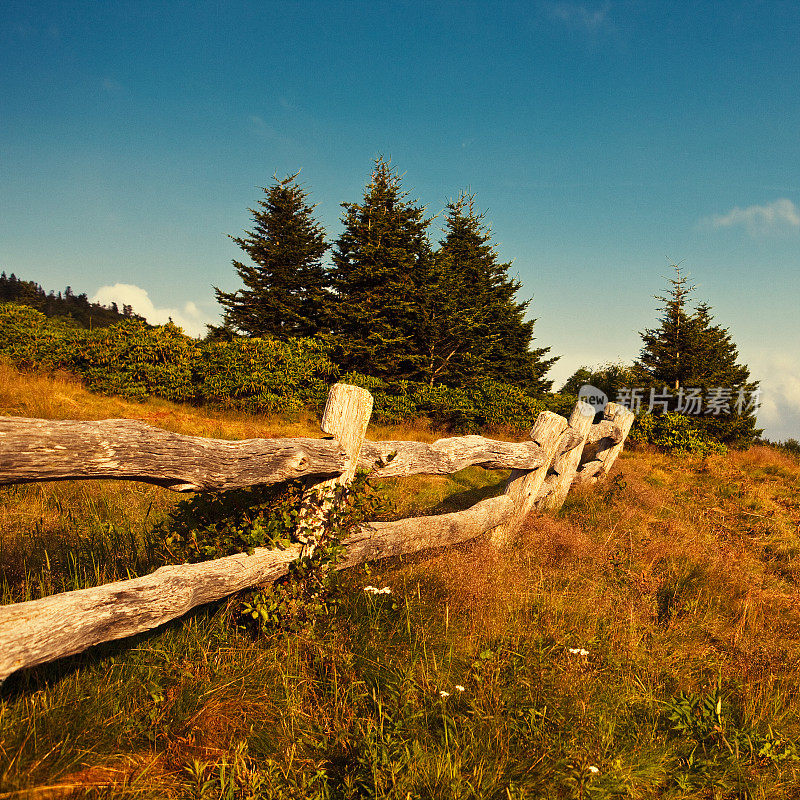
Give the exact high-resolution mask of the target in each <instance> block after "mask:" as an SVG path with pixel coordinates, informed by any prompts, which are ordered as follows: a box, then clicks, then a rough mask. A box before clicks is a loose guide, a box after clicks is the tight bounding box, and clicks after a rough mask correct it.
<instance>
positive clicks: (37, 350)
mask: <svg viewBox="0 0 800 800" xmlns="http://www.w3.org/2000/svg"><path fill="white" fill-rule="evenodd" d="M81 333H82V331H79V330H76V329H75V328H74V327H72V326H69V325H66V324H64V323H63V322H60V321H58V320H49V319H48V318H47V317H46V316H45V315H44V314H42V313H41V312H40V311H36V310H35V309H33V308H30V307H29V306H22V305H17V304H16V303H0V355H3V356H5V357H6V358H7V359H9V361H11V363H12V364H14V365H15V366H17V367H19V368H20V369H58V368H59V367H68V366H69V363H70V360H71V354H72V352H73V348H74V342H75V340H76V339H77V338H79V337H80V335H81Z"/></svg>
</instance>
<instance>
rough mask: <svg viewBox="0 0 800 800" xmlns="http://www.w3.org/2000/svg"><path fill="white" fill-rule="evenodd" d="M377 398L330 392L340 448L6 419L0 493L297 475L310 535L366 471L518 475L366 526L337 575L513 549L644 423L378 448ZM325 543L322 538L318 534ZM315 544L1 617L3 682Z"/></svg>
mask: <svg viewBox="0 0 800 800" xmlns="http://www.w3.org/2000/svg"><path fill="white" fill-rule="evenodd" d="M371 413H372V396H371V395H370V394H369V392H367V391H366V390H365V389H361V388H359V387H356V386H349V385H346V384H336V385H334V386H333V387H332V388H331V391H330V394H329V395H328V401H327V404H326V406H325V411H324V413H323V418H322V423H321V428H322V431H323V433H325V434H327V435H328V436H330V437H331V438H328V439H311V438H291V439H290V438H287V439H247V440H243V441H237V442H231V441H223V440H216V439H205V438H200V437H193V436H182V435H179V434H175V433H170V432H168V431H164V430H161V429H158V428H154V427H151V426H149V425H146V424H144V423H141V422H138V421H134V420H113V419H112V420H103V421H101V422H79V421H71V420H69V421H52V420H41V419H23V418H17V417H3V418H0V486H2V485H10V484H19V483H30V482H35V481H58V480H80V479H123V480H135V481H144V482H147V483H152V484H156V485H158V486H163V487H166V488H168V489H172V490H175V491H181V492H185V491H195V492H196V491H209V490H224V489H233V488H237V487H244V486H253V485H257V484H273V483H279V482H282V481H289V480H294V479H298V478H303V479H305V480H306V484H307V486H308V487H309V490H308V492H307V493H306V501H307V502H304V506H303V509H302V511H301V521H302V524H303V525H304V530H306V531H309V530H310V531H312V532H313V530H314V528H315V526H317V525H319V524H320V523H321V521H322V520H324V515H325V513H326V511H327V509H326V507H325V501H324V500H321V499H320V498H323V497H326V496H330V494H331V493H330V492H326V491H325V490H326V489H328V488H329V487H331V486H335V485H336V484H342V483H348V482H349V481H350V480H352V478H353V476H354V475H355V472H356V470H358V469H366V470H370V471H371V473H372V477H373V478H389V477H403V476H407V475H415V474H449V473H453V472H457V471H458V470H461V469H463V468H464V467H468V466H481V467H484V468H486V469H510V470H511V476H510V478H509V480H508V483H507V485H506V487H505V492H504V493H503V494H502V495H500V496H497V497H492V498H489V499H487V500H483V501H481V502H479V503H476V504H475V505H473V506H472V507H471V508H468V509H466V510H465V511H459V512H456V513H452V514H441V515H437V516H427V517H413V518H409V519H402V520H398V521H395V522H370V523H367V524H363V525H361V526H360V528H359V529H358V530H357V531H356V532H355V533H353V534H351V535H350V536H349V537H348V539H347V540H346V541H345V545H346V548H347V550H346V554H345V557H344V560H343V561H341V562H340V563H339V564H338V565H337V569H342V568H345V567H350V566H354V565H356V564H359V563H361V562H364V561H369V560H374V559H380V558H385V557H389V556H397V555H403V554H409V553H415V552H418V551H420V550H426V549H430V548H437V547H444V546H448V545H452V544H456V543H459V542H464V541H467V540H469V539H473V538H475V537H476V536H479V535H480V534H483V533H487V532H491V533H490V536H491V540H492V542H494V543H495V544H496V545H497V546H503V545H505V544H506V543H509V542H510V541H512V540H513V537H514V536H515V534H516V532H517V531H518V530H519V528H520V527H521V525H522V523H523V522H524V520H525V519H526V518H527V517H528V516H529V515H530V514H531V513H532V512H533V511H534V510H536V509H542V510H544V509H550V510H554V509H558V508H560V506H561V505H562V504H563V502H564V500H565V498H566V496H567V493H568V492H569V490H570V488H571V487H572V486H574V485H579V484H589V483H593V482H595V481H597V480H599V479H601V478H603V477H604V476H605V475H607V474H608V472H609V470H610V469H611V466H612V465H613V463H614V461H615V459H616V458H617V456H618V455H619V453H620V451H621V450H622V447H623V444H624V442H625V438H626V436H627V434H628V432H629V430H630V427H631V423H632V422H633V414H632V413H631V412H630V411H629V410H627V409H625V408H623V407H621V406H618V405H616V404H614V403H609V404H608V405H607V406H606V408H605V411H604V414H603V419H602V421H601V422H599V423H598V424H593V419H594V416H595V414H594V409H593V408H592V407H591V406H589V405H587V404H585V403H582V402H579V403H578V404H577V405H576V406H575V409H574V410H573V412H572V414H571V415H570V417H569V419H566V418H565V417H562V416H559V415H558V414H554V413H551V412H549V411H543V412H542V413H541V414H539V416H538V418H537V419H536V422H535V424H534V426H533V429H532V430H531V432H530V437H529V439H528V440H527V441H525V442H504V441H497V440H493V439H487V438H484V437H482V436H461V437H453V438H447V439H440V440H438V441H436V442H434V443H433V444H425V443H423V442H413V441H412V442H409V441H378V442H372V441H367V440H365V435H366V430H367V425H368V423H369V418H370V415H371ZM312 541H313V537H312ZM309 546H310V545H309V544H308V543H306V544H298V545H296V546H292V547H288V548H286V549H284V550H272V549H267V548H256V549H255V551H254V552H253V553H252V554H250V555H248V554H246V553H239V554H236V555H232V556H227V557H224V558H218V559H215V560H213V561H206V562H202V563H199V564H181V565H176V566H165V567H161V568H160V569H157V570H156V571H155V572H153V573H152V574H150V575H146V576H144V577H141V578H134V579H131V580H124V581H116V582H114V583H109V584H105V585H103V586H97V587H93V588H88V589H78V590H75V591H70V592H63V593H61V594H56V595H52V596H50V597H44V598H42V599H40V600H32V601H27V602H21V603H14V604H10V605H5V606H0V683H1V682H2V681H3V680H5V678H6V677H8V675H10V674H11V673H12V672H15V671H16V670H18V669H21V668H25V667H31V666H34V665H36V664H42V663H45V662H48V661H52V660H55V659H57V658H60V657H63V656H68V655H74V654H76V653H80V652H82V651H84V650H86V649H87V648H89V647H91V646H93V645H96V644H100V643H102V642H107V641H111V640H114V639H120V638H123V637H126V636H132V635H133V634H136V633H141V632H143V631H147V630H150V629H153V628H156V627H157V626H159V625H161V624H163V623H165V622H168V621H169V620H172V619H175V618H177V617H179V616H181V615H183V614H185V613H186V612H187V611H189V610H190V609H192V608H195V607H197V606H199V605H202V604H205V603H210V602H213V601H215V600H220V599H222V598H224V597H226V596H228V595H231V594H234V593H235V592H238V591H241V590H242V589H246V588H249V587H252V586H257V585H259V584H265V583H269V582H272V581H274V580H276V579H278V578H280V577H281V576H283V575H285V574H286V572H287V571H288V569H289V565H290V563H291V562H292V561H293V560H295V559H296V558H298V556H300V555H301V553H303V552H308V551H307V549H306V550H305V551H304V548H308V547H309Z"/></svg>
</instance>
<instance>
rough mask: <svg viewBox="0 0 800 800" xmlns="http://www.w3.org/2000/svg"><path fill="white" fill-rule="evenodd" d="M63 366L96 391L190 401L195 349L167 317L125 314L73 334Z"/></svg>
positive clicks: (197, 363) (196, 358)
mask: <svg viewBox="0 0 800 800" xmlns="http://www.w3.org/2000/svg"><path fill="white" fill-rule="evenodd" d="M68 366H69V367H70V368H71V369H74V370H75V371H77V372H78V373H80V374H81V375H82V376H83V377H84V378H85V379H86V380H87V382H88V383H89V384H90V385H91V386H92V388H93V389H94V390H95V391H97V392H101V393H102V394H116V395H122V396H123V397H127V398H131V399H141V400H144V399H145V398H147V397H149V396H150V395H151V394H155V395H158V396H159V397H163V398H165V399H167V400H175V401H178V402H180V401H191V400H193V399H194V398H195V396H196V392H195V386H194V375H195V372H196V371H197V370H198V369H199V367H200V349H199V347H198V343H197V341H196V340H194V339H191V338H189V337H188V336H185V335H184V334H183V332H182V331H181V329H180V328H179V327H177V326H176V325H174V324H173V323H172V322H168V323H167V324H166V325H158V326H150V325H147V324H146V323H145V322H143V321H141V320H126V321H125V322H122V323H120V324H119V325H112V326H109V327H107V328H101V329H99V330H96V331H91V332H87V333H86V334H84V335H83V336H81V337H80V338H78V337H76V338H75V339H74V346H73V351H72V355H71V358H70V361H69V363H68Z"/></svg>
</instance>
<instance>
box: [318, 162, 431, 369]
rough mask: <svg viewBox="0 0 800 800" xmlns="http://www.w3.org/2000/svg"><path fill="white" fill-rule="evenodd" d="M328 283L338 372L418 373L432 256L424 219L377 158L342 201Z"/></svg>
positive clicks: (385, 165) (422, 214) (387, 165)
mask: <svg viewBox="0 0 800 800" xmlns="http://www.w3.org/2000/svg"><path fill="white" fill-rule="evenodd" d="M342 206H343V208H344V209H345V212H344V216H343V218H342V221H343V223H344V226H345V230H344V231H343V232H342V234H341V235H340V236H339V238H338V240H337V241H336V245H335V248H334V252H333V265H334V266H333V269H332V271H331V273H330V280H331V284H332V286H333V289H334V292H335V295H334V297H333V301H332V306H331V312H332V313H331V331H332V337H333V342H334V360H335V361H336V363H337V364H339V365H340V366H341V367H342V368H343V369H344V370H357V371H359V372H363V373H366V374H367V375H372V376H375V377H379V378H393V379H413V378H415V377H417V376H419V375H420V374H422V373H423V372H424V364H423V358H422V353H421V352H420V347H419V343H418V333H419V323H420V318H421V311H422V308H423V301H424V296H425V293H426V292H427V286H428V282H429V280H430V279H431V271H432V259H433V256H432V253H431V248H430V244H429V242H428V234H427V230H428V225H429V223H430V220H429V219H426V218H425V211H424V209H423V208H422V207H421V206H418V205H415V204H414V202H412V201H410V200H408V195H407V193H406V192H404V191H403V189H402V187H401V183H400V177H399V176H398V175H397V173H396V172H395V171H394V170H392V169H391V167H390V165H389V163H388V162H387V161H384V160H383V159H382V158H378V159H377V160H376V162H375V169H374V170H373V172H372V177H371V179H370V182H369V184H368V185H367V187H366V190H365V193H364V199H363V202H361V203H343V204H342Z"/></svg>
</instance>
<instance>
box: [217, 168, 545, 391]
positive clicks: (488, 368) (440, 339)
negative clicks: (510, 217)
mask: <svg viewBox="0 0 800 800" xmlns="http://www.w3.org/2000/svg"><path fill="white" fill-rule="evenodd" d="M263 191H264V194H265V197H264V198H262V199H261V200H259V202H258V204H257V208H255V209H250V210H251V212H252V215H253V217H252V219H253V228H252V230H250V231H247V232H246V233H245V235H243V236H240V237H231V238H232V239H233V241H234V242H236V244H237V245H238V246H239V247H240V248H241V249H242V251H243V252H244V253H245V254H246V255H247V256H248V259H249V260H248V262H241V261H234V268H235V269H236V272H237V273H238V275H239V277H240V279H241V281H242V283H243V284H244V286H243V288H241V289H239V290H237V291H233V292H225V291H222V290H221V289H219V288H215V292H216V296H217V300H218V301H219V303H220V304H221V305H222V308H223V311H224V315H223V324H222V326H219V327H216V328H212V329H211V335H212V336H220V337H224V336H231V335H234V334H244V335H248V336H273V337H275V338H277V339H280V340H286V339H287V338H291V337H303V336H314V337H319V338H322V339H323V340H324V341H325V342H326V343H327V344H328V346H329V347H330V352H331V354H332V357H333V359H334V361H335V362H336V363H337V364H338V365H339V366H340V367H341V368H342V369H344V370H356V371H358V372H361V373H365V374H368V375H372V376H374V377H378V378H384V379H397V380H410V381H418V382H424V383H426V384H428V385H430V386H433V385H434V384H445V385H450V386H466V385H472V384H474V383H475V382H477V381H479V380H481V379H485V378H490V379H493V380H498V381H502V382H505V383H513V384H515V385H517V386H519V387H521V388H523V389H525V391H527V392H529V393H531V394H540V393H543V392H546V391H548V390H549V389H550V388H551V386H552V381H549V380H547V379H546V374H547V372H548V370H549V369H550V367H551V366H552V364H553V363H554V362H555V361H556V360H557V359H556V358H553V357H548V353H549V350H550V348H548V347H543V348H533V347H532V346H531V344H532V341H533V327H534V322H535V321H534V320H529V319H526V318H525V316H526V311H527V309H528V307H529V304H530V301H529V300H522V301H521V300H519V299H518V298H517V295H518V293H519V290H520V288H521V284H520V282H519V281H518V280H516V279H515V278H513V277H511V276H510V275H509V268H510V266H511V265H510V264H509V263H503V262H501V261H500V260H499V258H498V256H497V252H496V249H495V246H494V245H493V243H492V240H491V231H490V229H489V227H488V225H487V224H486V222H485V219H484V215H483V214H482V213H480V212H479V211H477V210H476V208H475V200H474V197H473V196H472V195H470V194H467V193H462V194H461V195H459V197H458V198H457V199H456V200H454V201H452V202H451V203H449V204H448V205H447V208H446V210H445V219H444V233H443V238H442V239H441V240H440V241H439V243H438V246H436V247H435V246H434V245H433V244H432V242H431V237H430V225H431V222H432V219H431V218H430V217H427V216H426V213H425V209H424V207H423V206H421V205H419V203H418V202H416V201H414V200H411V199H410V198H409V194H408V193H407V192H406V191H405V190H404V189H403V187H402V183H401V179H400V177H399V175H398V174H397V172H396V170H394V169H393V168H392V167H391V165H390V163H389V162H388V161H386V160H384V159H383V158H378V159H376V161H375V166H374V169H373V170H372V175H371V177H370V180H369V183H368V184H367V186H366V188H365V190H364V195H363V198H362V200H361V201H360V202H352V203H349V202H348V203H342V207H343V209H344V212H343V216H342V222H343V225H344V230H343V231H342V233H341V234H340V235H339V236H338V238H337V239H336V240H335V241H334V242H332V243H331V242H328V241H327V240H326V238H325V231H324V229H323V228H322V226H321V225H320V224H319V223H318V222H317V221H316V220H315V218H314V207H313V206H312V205H310V204H309V202H308V196H307V193H306V191H305V190H304V189H303V188H302V187H301V186H300V185H299V184H298V182H297V175H292V176H289V177H287V178H283V179H276V180H275V181H274V182H273V184H272V185H271V186H269V187H266V188H264V190H263ZM328 250H331V251H332V252H331V265H330V266H325V265H324V264H323V257H324V256H325V254H326V253H327V252H328Z"/></svg>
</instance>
